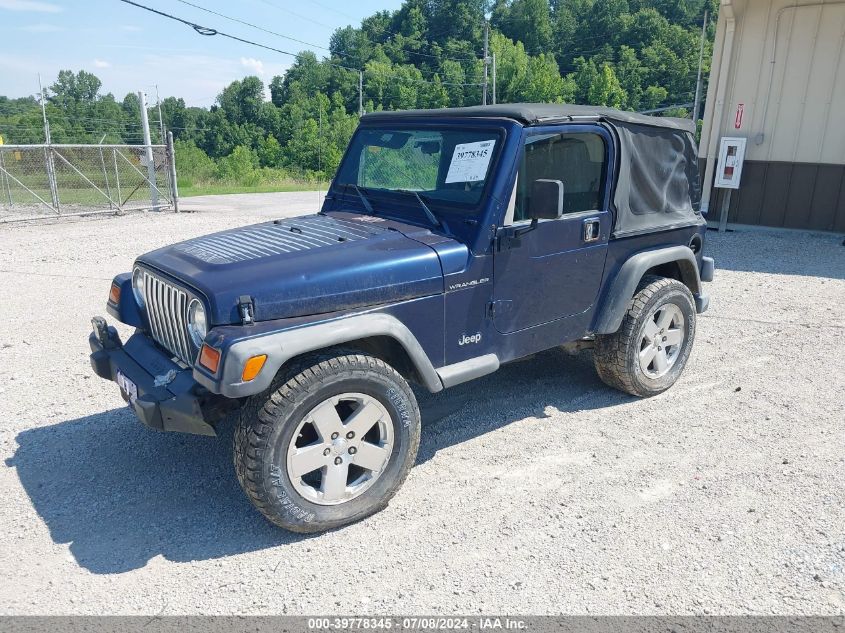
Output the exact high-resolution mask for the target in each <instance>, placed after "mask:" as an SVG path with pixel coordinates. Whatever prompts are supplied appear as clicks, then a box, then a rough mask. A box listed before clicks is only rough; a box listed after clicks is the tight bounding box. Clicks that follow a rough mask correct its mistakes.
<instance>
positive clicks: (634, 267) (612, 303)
mask: <svg viewBox="0 0 845 633" xmlns="http://www.w3.org/2000/svg"><path fill="white" fill-rule="evenodd" d="M672 262H674V263H677V264H678V268H679V269H680V271H681V277H682V281H683V282H684V284H686V286H687V287H688V288H689V289H690V292H692V294H693V296H694V297H698V296H700V295H701V278H700V277H699V272H698V262H696V259H695V254H694V253H693V252H692V249H690V248H689V247H688V246H670V247H668V248H658V249H654V250H648V251H641V252H639V253H636V254H634V255H632V256H631V257H629V258H628V260H627V261H626V262H625V263H624V264H623V265H622V267H621V268H620V269H619V272H618V273H617V274H616V277H615V278H614V280H613V282H612V284H611V286H610V289H609V290H608V292H607V295H606V296H605V299H604V302H603V304H602V307H601V311H600V312H599V316H598V318H597V319H596V324H595V327H594V328H593V331H594V332H595V333H596V334H612V333H613V332H615V331H616V330H618V329H619V326H620V325H622V319H623V318H624V317H625V312H626V311H627V310H628V304H629V303H630V301H631V297H633V296H634V293H635V292H636V290H637V286H638V285H639V283H640V280H641V279H642V278H643V275H645V273H646V271H647V270H649V269H650V268H654V267H655V266H659V265H660V264H668V263H672Z"/></svg>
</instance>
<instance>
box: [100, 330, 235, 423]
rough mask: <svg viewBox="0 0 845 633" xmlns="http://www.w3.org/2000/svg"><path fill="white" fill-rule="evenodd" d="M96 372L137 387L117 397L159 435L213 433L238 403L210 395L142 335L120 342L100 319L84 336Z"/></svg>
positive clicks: (114, 331)
mask: <svg viewBox="0 0 845 633" xmlns="http://www.w3.org/2000/svg"><path fill="white" fill-rule="evenodd" d="M88 343H89V345H90V347H91V356H90V359H91V367H92V369H93V370H94V373H95V374H97V375H98V376H100V377H101V378H105V379H106V380H111V381H114V382H117V373H118V371H119V372H120V373H121V374H122V375H123V376H125V377H126V378H128V379H129V380H131V381H132V383H133V384H134V385H135V386H136V387H137V390H138V394H137V397H136V398H133V399H130V397H129V394H128V393H126V392H125V391H124V390H123V389H121V390H120V391H121V395H122V396H123V398H124V400H126V401H127V402H128V403H129V406H130V407H131V408H132V409H133V410H134V411H135V414H136V415H137V416H138V419H139V420H141V422H143V423H144V424H145V425H146V426H148V427H150V428H152V429H156V430H158V431H177V432H180V433H194V434H198V435H216V434H217V432H216V430H215V425H216V423H217V422H218V421H219V420H220V419H222V418H223V417H224V416H225V415H226V414H227V413H228V412H229V411H231V410H233V409H234V408H237V406H238V403H237V401H232V400H227V399H226V398H222V397H221V396H216V395H214V394H212V393H210V392H209V391H208V390H207V389H205V388H204V387H202V386H200V385H199V384H197V382H196V381H195V380H194V379H193V376H192V375H191V370H190V369H184V368H182V367H180V366H179V365H177V364H176V363H174V362H173V361H172V360H171V359H170V357H169V356H168V355H167V354H165V353H164V352H162V351H161V350H160V349H159V348H158V347H157V346H156V345H155V343H153V342H152V341H151V340H150V339H149V338H148V337H147V336H146V335H144V334H143V333H141V332H136V333H135V334H133V335H132V336H131V337H129V339H128V340H127V341H126V343H125V344H124V343H123V342H122V341H121V340H120V336H119V335H118V333H117V330H115V329H114V328H113V327H107V326H106V324H105V320H104V319H102V318H101V317H96V318H95V319H94V332H92V333H91V335H90V336H89V337H88Z"/></svg>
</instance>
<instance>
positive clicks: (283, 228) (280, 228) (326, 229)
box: [174, 215, 385, 264]
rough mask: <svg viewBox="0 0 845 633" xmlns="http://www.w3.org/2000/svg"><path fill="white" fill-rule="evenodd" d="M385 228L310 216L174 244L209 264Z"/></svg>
mask: <svg viewBox="0 0 845 633" xmlns="http://www.w3.org/2000/svg"><path fill="white" fill-rule="evenodd" d="M384 231H385V229H382V228H377V227H371V226H362V225H361V224H360V223H357V222H350V221H348V220H339V219H337V218H332V217H328V216H325V215H312V216H305V217H300V218H289V219H286V220H276V221H275V222H273V223H271V224H258V225H256V226H250V227H246V228H242V229H235V230H233V231H225V232H223V233H216V234H214V235H207V236H205V237H198V238H196V239H193V240H188V241H187V242H182V243H181V244H177V245H176V246H174V249H175V250H177V251H180V252H182V253H185V254H187V255H191V256H192V257H196V258H197V259H201V260H202V261H204V262H207V263H209V264H232V263H235V262H243V261H248V260H252V259H260V258H262V257H270V256H273V255H282V254H285V253H295V252H297V251H307V250H312V249H315V248H323V247H325V246H331V245H333V244H340V243H343V242H355V241H358V240H366V239H369V238H371V237H373V236H375V235H379V234H380V233H383V232H384Z"/></svg>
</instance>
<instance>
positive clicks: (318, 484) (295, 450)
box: [234, 351, 420, 532]
mask: <svg viewBox="0 0 845 633" xmlns="http://www.w3.org/2000/svg"><path fill="white" fill-rule="evenodd" d="M419 441H420V413H419V407H418V406H417V401H416V398H415V397H414V394H413V392H412V391H411V388H410V387H409V386H408V383H407V382H406V381H405V379H404V378H402V376H401V375H399V373H398V372H397V371H396V370H395V369H393V368H392V367H391V366H390V365H388V364H387V363H385V362H384V361H382V360H380V359H378V358H374V357H372V356H367V355H363V354H359V353H357V352H354V351H337V352H334V353H326V354H322V355H317V356H311V357H308V358H305V359H303V360H302V361H301V362H299V363H297V364H296V365H295V366H293V367H291V368H290V369H289V370H288V371H287V372H285V374H283V376H282V377H281V378H280V379H277V381H276V382H275V383H274V385H273V386H271V387H270V389H269V390H268V391H267V392H264V393H262V394H259V395H256V396H253V397H252V398H250V400H249V401H248V402H247V404H246V405H245V406H244V407H243V409H242V413H241V416H240V420H239V422H238V426H237V429H236V431H235V437H234V461H235V470H236V472H237V476H238V480H239V481H240V484H241V487H242V488H243V489H244V492H246V494H247V496H248V497H249V499H250V501H252V503H253V505H255V507H256V508H258V510H260V511H261V513H262V514H264V516H265V517H267V519H269V520H270V521H271V522H272V523H274V524H275V525H278V526H280V527H283V528H285V529H287V530H291V531H293V532H319V531H322V530H328V529H331V528H336V527H340V526H343V525H347V524H349V523H353V522H355V521H358V520H360V519H363V518H364V517H367V516H369V515H371V514H373V513H375V512H377V511H379V510H381V509H382V508H384V507H385V506H386V505H387V503H388V501H389V500H390V499H391V497H393V495H394V494H395V493H396V491H397V490H398V489H399V487H400V486H401V485H402V483H403V482H404V480H405V477H406V476H407V475H408V472H409V471H410V469H411V466H412V465H413V463H414V461H415V459H416V455H417V449H418V448H419Z"/></svg>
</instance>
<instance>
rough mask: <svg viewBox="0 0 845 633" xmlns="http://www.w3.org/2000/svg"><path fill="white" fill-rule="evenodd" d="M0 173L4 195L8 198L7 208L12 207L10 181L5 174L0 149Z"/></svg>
mask: <svg viewBox="0 0 845 633" xmlns="http://www.w3.org/2000/svg"><path fill="white" fill-rule="evenodd" d="M0 175H2V176H3V184H4V189H5V192H4V193H5V194H6V197H7V198H8V200H9V208H11V207H12V183H10V182H9V177H8V176H7V175H6V163H5V159H4V158H3V152H2V151H1V150H0Z"/></svg>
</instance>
